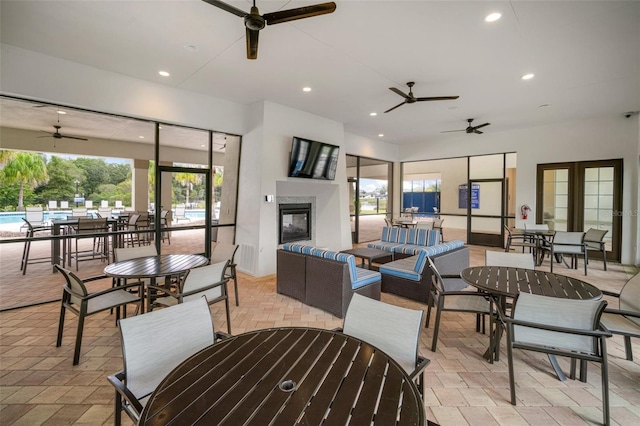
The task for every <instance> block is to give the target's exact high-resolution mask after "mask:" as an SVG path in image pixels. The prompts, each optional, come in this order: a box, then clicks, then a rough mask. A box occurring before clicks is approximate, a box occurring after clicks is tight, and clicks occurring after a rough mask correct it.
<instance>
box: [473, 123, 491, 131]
mask: <svg viewBox="0 0 640 426" xmlns="http://www.w3.org/2000/svg"><path fill="white" fill-rule="evenodd" d="M490 124H491V123H484V124H479V125H477V126H473V128H474V129H475V130H478V129H481V128H483V127H484V126H488V125H490Z"/></svg>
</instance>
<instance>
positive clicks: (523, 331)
mask: <svg viewBox="0 0 640 426" xmlns="http://www.w3.org/2000/svg"><path fill="white" fill-rule="evenodd" d="M606 305H607V302H606V301H605V300H602V299H600V300H573V299H565V298H560V297H549V296H539V295H535V294H530V293H520V294H519V295H518V296H517V297H516V299H515V303H514V306H513V309H512V311H511V312H512V317H507V316H506V315H505V314H504V313H503V312H501V311H500V320H501V321H502V322H503V323H504V324H505V326H506V328H507V356H508V364H509V387H510V389H511V404H512V405H516V387H515V379H514V370H513V349H524V350H529V351H535V352H542V353H546V354H551V355H554V356H556V355H557V356H566V357H569V358H571V374H570V377H571V379H575V372H576V360H577V359H579V360H580V376H581V377H580V378H581V380H583V381H586V365H587V361H591V362H597V363H600V366H601V376H602V416H603V420H604V424H605V425H608V424H609V423H610V422H609V378H608V363H607V349H606V338H607V337H610V336H611V333H609V332H608V331H606V330H604V329H602V328H601V327H600V325H599V324H600V316H601V315H602V312H603V311H604V308H605V306H606Z"/></svg>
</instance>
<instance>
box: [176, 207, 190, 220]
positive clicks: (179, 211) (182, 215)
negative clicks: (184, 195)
mask: <svg viewBox="0 0 640 426" xmlns="http://www.w3.org/2000/svg"><path fill="white" fill-rule="evenodd" d="M186 212H187V207H186V206H185V205H184V204H178V205H177V206H176V215H175V216H174V217H173V219H174V220H175V221H176V222H180V221H181V220H191V219H190V218H188V217H187V216H186V214H187V213H186Z"/></svg>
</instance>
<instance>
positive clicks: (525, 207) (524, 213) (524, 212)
mask: <svg viewBox="0 0 640 426" xmlns="http://www.w3.org/2000/svg"><path fill="white" fill-rule="evenodd" d="M530 211H531V207H529V206H528V205H526V204H524V205H523V206H522V207H520V214H521V215H522V218H523V219H526V218H527V216H529V212H530Z"/></svg>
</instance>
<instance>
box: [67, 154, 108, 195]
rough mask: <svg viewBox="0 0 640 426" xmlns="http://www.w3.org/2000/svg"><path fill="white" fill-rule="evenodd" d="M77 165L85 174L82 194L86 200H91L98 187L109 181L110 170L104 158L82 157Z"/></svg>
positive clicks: (81, 182) (76, 162)
mask: <svg viewBox="0 0 640 426" xmlns="http://www.w3.org/2000/svg"><path fill="white" fill-rule="evenodd" d="M74 162H75V164H76V166H78V168H79V169H80V170H82V172H83V175H84V176H83V177H82V179H80V188H81V191H80V192H81V193H84V195H85V198H86V199H87V200H88V199H91V197H92V195H93V194H94V193H95V192H96V191H97V189H98V186H100V185H102V184H103V183H105V182H107V180H108V179H109V168H108V166H107V163H105V161H104V160H103V159H102V158H87V157H80V158H76V159H75V161H74Z"/></svg>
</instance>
